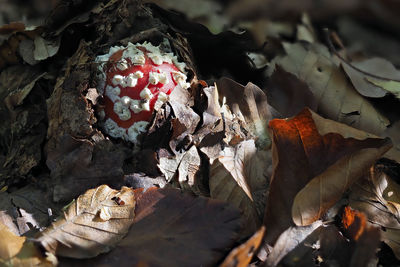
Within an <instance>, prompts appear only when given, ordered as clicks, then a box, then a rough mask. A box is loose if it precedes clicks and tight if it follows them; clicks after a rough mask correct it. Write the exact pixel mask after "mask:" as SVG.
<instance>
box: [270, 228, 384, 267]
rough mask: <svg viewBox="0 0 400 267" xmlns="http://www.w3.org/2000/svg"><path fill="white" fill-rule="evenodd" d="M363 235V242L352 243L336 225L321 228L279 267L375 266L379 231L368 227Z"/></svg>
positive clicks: (285, 258) (360, 239) (360, 238)
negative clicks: (318, 266)
mask: <svg viewBox="0 0 400 267" xmlns="http://www.w3.org/2000/svg"><path fill="white" fill-rule="evenodd" d="M357 226H358V227H359V226H360V225H356V226H354V230H356V231H359V229H358V228H357ZM361 232H362V234H361V235H360V237H359V239H357V240H351V239H350V240H349V239H347V238H345V237H344V236H343V234H342V233H341V232H340V231H339V229H338V228H337V227H336V226H335V225H323V226H320V227H318V228H317V229H315V230H314V231H313V232H312V233H310V234H309V235H308V236H307V238H306V239H304V240H302V242H301V243H300V244H299V245H298V246H296V248H295V249H293V250H292V251H290V252H289V253H288V254H287V255H286V256H285V257H284V258H283V259H282V260H281V261H280V263H279V266H280V265H283V266H304V267H305V266H314V265H316V264H321V265H324V266H343V267H344V266H357V267H358V266H359V267H362V266H375V265H376V264H377V257H376V252H377V250H378V247H379V243H380V237H379V230H378V229H377V228H376V227H373V226H368V227H366V228H364V229H363V231H361ZM268 266H276V264H275V265H268Z"/></svg>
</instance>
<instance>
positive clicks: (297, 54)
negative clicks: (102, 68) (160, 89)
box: [0, 0, 400, 266]
mask: <svg viewBox="0 0 400 267" xmlns="http://www.w3.org/2000/svg"><path fill="white" fill-rule="evenodd" d="M146 2H151V1H146ZM156 2H157V4H158V5H159V6H161V7H159V6H157V5H155V4H143V3H141V2H140V1H135V0H131V1H120V0H111V1H106V2H100V1H98V2H96V1H94V2H90V3H89V2H88V3H83V2H80V1H77V2H72V3H71V4H70V5H63V4H60V5H57V6H56V8H55V9H54V10H53V11H52V12H51V14H50V15H49V16H48V18H47V20H46V25H43V26H39V27H26V26H25V25H24V24H22V23H11V24H9V25H6V26H2V27H1V28H0V34H1V35H2V39H1V40H2V43H1V44H0V71H1V73H0V97H1V99H2V100H3V101H1V103H2V104H1V105H0V118H1V119H2V121H3V123H2V124H1V126H0V148H1V153H0V164H1V166H2V168H0V199H1V203H0V204H1V205H0V222H1V225H0V226H1V227H0V228H1V229H0V234H1V235H2V236H3V237H4V238H3V239H2V240H1V241H0V247H1V251H2V253H1V254H2V255H0V256H1V257H0V258H1V259H0V261H1V264H2V265H3V264H7V265H10V264H11V265H14V266H25V265H26V264H29V265H38V266H54V265H57V264H60V265H64V266H69V265H75V266H76V265H82V266H83V265H86V266H87V265H104V266H114V265H125V264H129V265H132V264H137V265H145V266H176V265H179V266H193V265H205V266H216V265H220V266H248V265H249V264H251V265H255V266H258V265H262V266H277V265H285V266H314V265H315V266H318V265H326V266H366V265H371V266H372V265H377V264H378V262H384V260H386V262H387V261H389V262H392V263H393V262H398V260H399V259H400V256H399V255H400V253H399V251H400V249H399V246H398V243H399V242H400V235H399V234H398V230H399V229H398V228H399V227H398V216H399V210H400V206H399V201H400V196H399V194H400V187H399V185H398V181H399V180H398V177H399V173H400V172H399V171H398V170H399V168H398V164H399V159H400V157H399V156H398V155H399V152H398V151H399V148H398V147H399V143H398V141H399V140H398V135H399V131H398V127H397V126H398V121H399V119H400V117H399V114H398V109H396V108H395V107H396V105H398V101H399V100H398V95H399V89H398V88H399V86H398V80H399V77H398V71H397V69H396V67H398V64H397V63H398V62H397V61H396V57H393V59H394V61H391V58H382V56H385V55H387V54H388V52H387V51H386V53H383V52H382V51H383V50H382V49H381V50H379V49H371V50H370V51H371V52H374V51H380V52H379V53H377V54H376V55H367V54H363V52H364V53H365V51H366V50H365V47H371V46H370V44H366V46H360V47H362V48H363V49H364V50H362V51H361V52H358V51H357V47H355V46H352V47H350V45H349V48H348V49H347V47H346V45H347V44H348V43H350V42H348V40H347V39H348V35H346V38H347V39H345V41H344V42H342V40H341V39H340V37H341V35H340V34H341V32H343V31H340V32H339V34H338V35H334V34H332V35H331V36H336V37H335V38H333V39H334V40H333V41H334V44H332V40H329V41H327V43H325V42H324V41H320V40H321V39H322V38H321V37H324V36H321V34H320V31H319V29H320V27H321V25H324V23H323V21H324V19H327V18H328V19H331V18H332V17H335V14H337V13H335V12H338V10H342V11H343V10H347V11H348V12H350V13H351V12H355V13H354V14H353V15H354V16H355V17H357V12H356V11H357V10H358V8H364V9H365V10H369V11H371V12H372V14H373V18H374V19H375V20H376V21H377V23H378V24H380V25H385V23H387V21H390V22H391V23H394V21H396V20H393V19H389V18H390V16H382V14H391V8H388V7H389V5H388V4H387V3H379V5H380V10H381V13H380V14H378V13H376V12H375V11H374V9H371V8H370V7H369V6H364V5H363V3H362V2H360V1H355V2H354V3H353V5H345V4H344V3H342V2H341V1H327V3H325V4H326V6H327V7H329V8H327V9H323V10H324V12H322V13H321V12H315V10H317V9H316V7H315V6H314V5H313V3H311V2H307V3H305V4H304V5H301V6H299V5H296V4H294V3H291V4H290V3H289V2H288V3H286V4H285V3H275V4H274V3H272V1H267V2H268V3H267V4H266V5H265V6H268V10H269V11H268V10H265V9H259V10H257V12H255V13H254V7H256V6H259V4H260V2H261V0H254V1H250V2H248V3H247V2H245V1H235V3H229V9H228V10H227V11H225V10H223V9H221V3H220V2H218V1H201V3H199V8H198V10H194V9H193V6H191V5H180V6H179V8H177V9H179V11H180V12H182V13H177V12H173V11H169V10H166V9H163V8H171V7H173V6H174V5H176V3H174V1H171V0H170V1H156ZM264 4H265V3H264ZM162 7H163V8H162ZM272 7H274V8H275V11H276V12H273V14H272V13H270V10H273V9H274V8H272ZM208 8H211V9H212V10H210V12H204V10H206V9H208ZM318 10H321V9H320V7H319V8H318ZM194 11H196V12H194ZM302 11H308V12H309V14H301V12H302ZM288 12H289V13H290V12H294V13H295V14H297V15H296V16H294V17H288V16H287V14H288ZM184 14H186V15H187V16H186V17H185V16H184ZM351 14H352V13H351ZM249 15H251V16H249ZM198 22H200V23H203V24H205V25H206V26H207V27H208V28H207V27H205V26H204V25H202V24H199V23H198ZM342 22H343V20H342ZM314 25H317V27H314ZM243 28H244V29H248V30H249V32H246V33H243V32H242V29H243ZM228 29H230V30H232V31H226V30H228ZM341 30H343V29H341ZM214 33H216V34H214ZM393 34H394V35H395V34H397V33H393ZM367 37H368V36H366V35H364V36H361V37H360V40H361V39H362V40H363V41H365V42H367V39H368V38H367ZM391 40H392V42H393V39H391ZM143 41H149V42H152V43H153V44H155V45H159V44H160V45H162V46H166V47H169V48H168V49H170V51H171V52H174V53H176V54H177V55H178V57H179V58H180V59H181V60H183V61H184V62H185V63H186V66H187V68H186V71H187V76H188V82H190V84H191V86H190V88H188V89H187V90H186V89H182V88H180V87H177V88H178V89H175V90H174V91H173V93H172V94H171V95H170V98H169V100H168V101H167V102H166V103H165V104H163V105H162V106H161V108H160V109H158V110H157V112H155V114H154V115H153V118H152V121H151V122H150V126H149V127H148V131H147V132H146V133H145V134H143V136H141V137H140V138H141V141H142V142H141V145H140V146H139V147H134V146H133V145H132V144H131V143H129V142H126V141H123V140H119V139H115V138H112V137H110V136H108V135H106V134H105V133H103V132H102V127H101V116H100V110H101V109H102V108H103V107H102V106H103V104H104V97H103V95H102V93H101V89H102V88H99V84H98V81H97V79H96V75H97V74H98V73H97V67H98V66H96V64H95V63H94V59H95V57H96V55H99V54H104V53H105V51H108V49H109V47H110V46H114V45H119V44H121V45H127V43H128V42H134V43H135V42H143ZM352 41H353V40H352ZM385 43H386V44H389V43H390V42H386V41H385ZM204 44H207V45H206V46H205V45H204ZM227 44H229V45H227ZM333 45H336V48H335V47H334V48H332V47H333ZM367 52H368V51H367ZM242 84H243V85H242ZM386 102H387V103H388V104H387V105H385V104H382V103H386ZM386 137H388V138H386ZM389 138H390V139H391V140H392V141H390V139H389ZM392 143H393V145H392ZM392 146H393V148H392ZM381 157H387V158H390V159H391V161H390V160H388V159H380V158H381ZM377 160H378V163H376V161H377ZM383 170H384V171H383ZM126 186H128V187H126ZM113 188H114V189H113ZM85 192H86V193H85ZM73 199H75V200H73ZM63 206H64V208H61V207H63ZM27 237H29V238H27ZM381 241H383V243H381ZM381 244H385V246H384V245H381ZM377 251H380V252H379V253H378V254H377ZM6 252H7V253H6ZM390 253H392V254H393V255H392V256H391V258H390V257H389V256H388V257H389V258H385V259H383V258H382V255H390ZM83 258H84V259H83Z"/></svg>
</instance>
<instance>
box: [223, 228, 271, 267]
mask: <svg viewBox="0 0 400 267" xmlns="http://www.w3.org/2000/svg"><path fill="white" fill-rule="evenodd" d="M264 233H265V227H264V226H262V227H261V228H260V230H258V231H257V232H255V233H254V235H252V236H251V237H250V238H249V239H248V240H247V241H246V242H245V243H243V244H241V245H240V246H238V247H236V248H234V249H233V250H232V251H231V252H230V253H229V255H228V256H227V257H226V258H225V260H224V261H223V262H222V263H221V264H220V265H219V267H247V266H249V264H250V261H251V259H252V258H253V256H254V253H255V252H256V251H257V250H258V247H259V246H260V244H261V241H262V239H263V237H264Z"/></svg>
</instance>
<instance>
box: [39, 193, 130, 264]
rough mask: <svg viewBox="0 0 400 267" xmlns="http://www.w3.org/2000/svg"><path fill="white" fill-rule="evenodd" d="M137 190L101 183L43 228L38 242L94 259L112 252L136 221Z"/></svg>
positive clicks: (63, 252) (63, 253)
mask: <svg viewBox="0 0 400 267" xmlns="http://www.w3.org/2000/svg"><path fill="white" fill-rule="evenodd" d="M135 202H136V200H135V196H134V191H133V190H132V189H131V188H128V187H122V189H121V190H113V189H111V188H110V187H108V186H107V185H101V186H99V187H97V188H95V189H90V190H88V191H87V192H86V193H85V194H83V195H81V196H79V197H78V198H77V199H76V201H73V202H72V203H71V204H70V205H69V206H68V208H67V209H66V211H65V212H64V216H63V217H61V218H59V219H58V220H57V221H56V222H55V223H53V224H52V225H51V226H50V227H48V228H47V229H46V230H45V231H43V232H42V233H41V234H40V235H39V237H38V238H37V241H38V242H40V244H41V245H42V246H43V247H44V248H45V249H46V250H47V251H49V252H51V253H53V254H55V255H58V256H65V257H72V258H91V257H95V256H97V255H98V254H100V253H105V252H108V251H110V250H111V249H112V248H113V247H114V246H115V245H116V244H117V243H118V242H119V241H120V240H121V239H122V238H124V236H125V235H126V234H127V233H128V229H129V227H130V226H131V224H132V223H133V218H134V210H135Z"/></svg>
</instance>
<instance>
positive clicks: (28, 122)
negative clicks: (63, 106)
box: [0, 66, 46, 183]
mask: <svg viewBox="0 0 400 267" xmlns="http://www.w3.org/2000/svg"><path fill="white" fill-rule="evenodd" d="M44 74H45V73H44V72H43V71H42V70H40V69H35V68H33V67H30V66H13V67H9V68H7V69H5V70H3V71H2V72H1V74H0V98H1V99H3V101H1V102H0V120H1V121H2V123H1V124H0V150H1V151H2V153H1V154H2V155H3V156H4V157H0V165H1V166H2V168H0V180H1V181H2V182H7V183H16V182H18V180H17V179H18V178H21V177H24V176H25V175H27V174H28V173H29V172H30V171H31V169H32V168H34V167H35V166H37V165H38V164H39V163H40V161H41V157H42V152H41V145H42V143H43V142H44V140H45V135H46V132H45V131H46V122H45V120H46V119H45V117H46V107H45V103H46V102H45V90H43V88H42V87H41V85H42V83H41V82H42V78H43V76H44ZM15 178H17V179H15ZM6 180H7V181H6Z"/></svg>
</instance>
